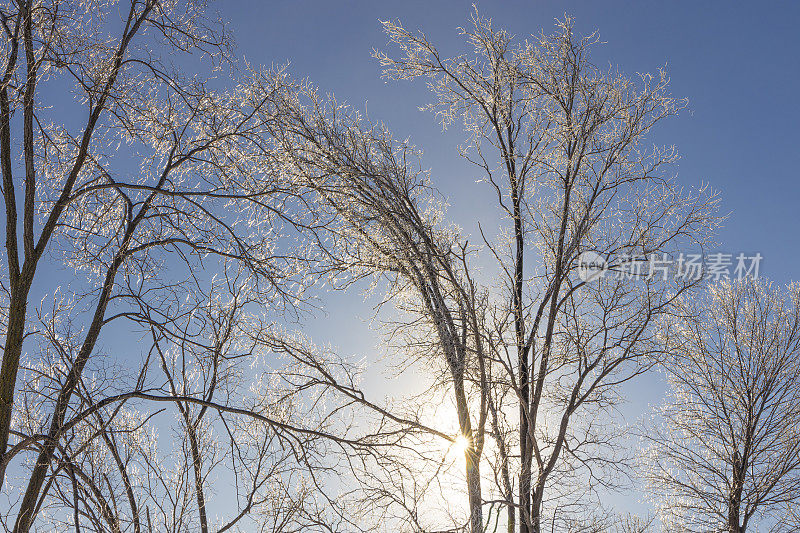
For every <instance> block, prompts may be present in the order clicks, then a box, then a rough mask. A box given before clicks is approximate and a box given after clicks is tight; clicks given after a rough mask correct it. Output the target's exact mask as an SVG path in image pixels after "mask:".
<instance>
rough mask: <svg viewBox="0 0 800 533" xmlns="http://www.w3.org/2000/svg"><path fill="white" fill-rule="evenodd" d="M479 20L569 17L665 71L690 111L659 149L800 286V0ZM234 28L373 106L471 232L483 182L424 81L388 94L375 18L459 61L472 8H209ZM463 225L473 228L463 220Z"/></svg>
mask: <svg viewBox="0 0 800 533" xmlns="http://www.w3.org/2000/svg"><path fill="white" fill-rule="evenodd" d="M477 5H478V8H479V9H480V11H481V12H482V13H484V14H485V15H488V16H490V17H492V18H493V20H494V23H495V26H502V27H505V28H506V29H508V30H509V31H511V32H512V33H514V34H516V35H517V36H518V37H520V38H524V37H525V36H527V35H529V34H531V33H536V32H538V31H539V30H540V29H542V28H544V29H545V30H549V29H551V28H552V23H553V20H554V18H556V17H560V16H562V15H563V14H564V13H565V12H566V13H569V14H570V15H572V16H574V17H575V18H576V22H577V27H578V30H579V31H580V32H584V33H586V32H590V31H593V30H595V29H597V30H599V34H600V37H601V40H603V41H605V42H606V44H604V45H602V46H600V47H598V48H596V49H595V56H594V59H595V62H596V63H598V64H606V63H608V62H612V63H614V64H615V65H617V66H619V67H620V68H621V69H622V70H623V71H624V72H626V73H628V74H635V73H636V72H642V71H654V70H655V69H656V68H658V67H660V66H664V65H666V66H667V68H668V71H669V73H670V75H671V78H672V84H671V85H672V91H673V94H674V95H675V96H679V97H687V98H688V99H689V107H690V111H689V112H687V113H684V114H683V115H682V116H680V117H679V118H676V119H673V120H671V121H669V122H667V123H663V124H662V125H660V126H659V128H658V129H657V131H656V134H655V135H653V136H652V139H653V141H654V142H657V143H668V144H672V143H674V144H676V145H677V147H678V149H679V150H680V152H681V155H682V159H681V161H680V164H679V166H678V169H677V170H678V173H679V179H680V181H681V182H683V183H685V184H687V185H696V184H698V183H699V182H700V181H707V182H710V183H711V184H712V186H713V187H714V188H715V189H718V190H720V191H721V192H722V195H723V211H725V212H730V213H731V217H730V218H729V219H728V221H727V222H726V224H725V228H724V229H723V231H722V232H721V234H720V241H721V248H722V249H724V250H725V251H730V252H739V251H744V252H761V253H762V255H763V256H764V261H763V263H762V266H763V269H764V270H763V272H764V273H765V274H766V275H768V276H769V277H771V278H773V279H775V280H776V281H781V282H784V281H788V280H790V279H800V269H798V264H800V251H798V249H797V244H798V239H797V238H796V235H797V231H798V229H799V228H798V226H800V209H798V205H797V204H798V201H800V181H798V175H797V174H798V170H797V169H798V166H799V165H798V164H799V163H800V149H799V148H798V140H800V135H798V131H797V127H798V123H799V122H800V98H799V97H798V86H799V85H800V59H798V56H799V55H800V31H798V27H800V3H797V2H780V3H778V2H776V3H770V4H769V5H767V4H762V3H756V2H751V3H748V4H747V5H745V4H744V3H742V4H741V5H733V3H727V2H726V3H722V2H716V3H715V2H690V1H685V2H652V1H647V2H580V3H574V4H569V5H566V4H564V3H557V2H519V1H514V2H478V3H477ZM213 8H216V9H217V10H219V12H220V14H221V15H222V16H223V18H224V19H226V20H228V21H229V23H230V28H231V29H232V30H233V32H234V35H235V38H236V41H237V44H238V48H239V49H238V53H239V55H243V56H245V57H246V58H247V59H248V60H249V61H250V62H252V63H254V64H267V65H268V64H271V63H273V62H274V63H282V62H285V61H291V64H292V67H291V71H292V72H293V74H294V75H298V76H309V77H310V78H311V79H312V80H313V81H314V82H315V83H316V84H317V85H319V86H320V87H321V89H322V90H323V91H332V92H334V93H335V94H336V95H337V97H338V98H339V99H343V100H347V101H348V102H349V103H351V104H353V105H355V106H357V107H361V108H363V106H364V104H365V103H367V109H368V111H369V114H370V117H371V118H372V119H373V120H382V121H385V122H387V123H388V124H389V126H390V128H391V129H392V130H393V132H394V133H395V135H396V136H398V137H405V136H411V138H412V140H413V141H414V142H415V143H416V144H417V146H419V147H421V148H423V149H424V151H425V159H424V163H425V165H426V166H427V167H430V168H431V170H432V172H433V177H434V180H435V183H436V184H437V185H438V187H439V188H440V189H441V190H442V191H443V192H444V193H445V194H446V196H447V197H448V200H449V201H450V202H451V205H452V214H453V216H454V217H455V218H456V219H457V221H458V223H459V224H461V225H462V226H464V227H465V229H470V220H469V219H468V217H469V216H470V215H471V214H472V213H474V210H473V207H472V205H471V204H473V203H475V202H477V201H478V199H479V198H480V197H481V193H482V192H485V191H484V190H482V188H481V185H478V184H475V183H474V181H475V180H474V177H475V175H476V174H475V171H474V170H473V169H471V168H470V167H468V166H466V165H464V164H463V162H461V161H460V160H459V158H458V156H457V154H456V152H455V144H456V143H457V142H458V141H460V140H461V138H462V136H461V134H460V132H459V131H453V132H448V134H446V135H442V132H441V128H440V127H439V126H438V125H437V124H436V123H435V121H434V119H433V117H432V116H431V115H430V114H427V113H424V112H420V111H418V110H417V106H420V105H422V104H424V103H426V102H428V101H429V98H430V96H429V93H428V91H427V89H426V88H425V86H424V84H423V83H399V84H398V83H388V84H387V83H385V82H384V81H383V80H381V79H380V76H379V74H380V71H379V67H378V65H377V62H376V61H375V60H374V59H372V58H371V57H370V51H371V49H372V48H373V47H379V48H381V47H384V45H385V38H384V36H383V33H382V31H381V29H380V26H379V23H378V20H379V19H382V20H385V19H393V20H396V19H399V20H401V21H402V22H403V24H404V25H405V26H406V27H407V28H409V29H415V28H417V29H421V30H423V31H424V32H425V33H426V34H427V35H428V37H429V38H430V39H431V40H432V41H433V42H434V43H436V44H437V45H438V46H439V47H440V49H442V50H443V52H445V53H449V52H452V53H457V52H460V51H462V50H463V47H461V46H460V45H461V43H460V41H459V38H458V35H457V31H456V27H457V26H459V25H463V24H465V23H466V22H467V18H468V16H469V12H470V9H471V3H470V2H444V1H437V2H431V1H428V2H425V1H411V2H366V1H364V2H323V1H316V2H311V1H293V2H261V1H244V0H223V1H221V2H219V3H217V4H215V5H214V4H212V9H213ZM465 216H466V217H467V218H464V217H465Z"/></svg>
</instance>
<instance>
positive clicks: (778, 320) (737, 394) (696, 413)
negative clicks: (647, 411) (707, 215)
mask: <svg viewBox="0 0 800 533" xmlns="http://www.w3.org/2000/svg"><path fill="white" fill-rule="evenodd" d="M686 311H687V312H686V313H685V316H689V317H695V318H693V319H685V320H680V321H676V322H672V323H670V324H669V325H668V329H667V333H666V335H667V338H668V341H669V344H670V347H671V349H670V354H671V355H670V357H669V358H668V359H667V360H666V361H665V370H666V373H667V376H668V379H669V384H670V389H669V396H668V398H667V401H666V403H665V404H664V405H663V406H662V407H661V408H660V409H659V410H658V414H659V415H660V416H661V417H663V423H661V424H658V425H656V426H655V427H653V428H652V429H651V431H649V432H648V433H647V434H646V435H645V437H646V439H647V440H649V441H650V442H651V445H652V446H651V448H650V450H649V453H648V456H647V457H648V458H649V465H650V467H649V469H648V470H647V474H648V478H649V480H650V491H651V493H652V494H653V496H654V498H655V501H656V503H657V504H658V506H659V509H660V512H661V514H662V520H664V521H665V523H667V524H677V525H680V526H682V527H685V528H687V529H688V530H692V531H697V530H703V531H724V532H729V533H744V532H745V531H755V530H758V531H761V530H762V528H764V529H763V530H764V531H767V530H768V531H794V530H795V529H796V523H792V522H791V514H792V513H791V510H792V509H793V508H796V507H797V505H798V503H800V432H799V431H798V428H800V286H798V285H797V284H791V285H789V286H787V287H779V286H777V285H774V284H772V283H770V282H767V281H764V280H757V281H753V280H751V279H747V280H744V281H740V282H724V283H719V284H715V285H713V286H711V287H710V288H709V289H708V292H707V293H706V294H705V295H704V296H703V297H702V298H697V299H696V300H692V301H689V302H686Z"/></svg>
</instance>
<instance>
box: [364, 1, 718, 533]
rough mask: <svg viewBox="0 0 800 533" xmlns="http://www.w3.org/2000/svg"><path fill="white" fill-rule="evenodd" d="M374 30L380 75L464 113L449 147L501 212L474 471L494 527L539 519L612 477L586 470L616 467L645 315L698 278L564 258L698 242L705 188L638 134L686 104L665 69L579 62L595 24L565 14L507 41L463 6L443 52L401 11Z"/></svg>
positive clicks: (647, 351) (642, 358) (646, 342)
mask: <svg viewBox="0 0 800 533" xmlns="http://www.w3.org/2000/svg"><path fill="white" fill-rule="evenodd" d="M384 28H385V30H386V33H387V34H388V36H389V40H390V45H392V46H394V47H395V48H396V49H397V51H398V54H397V55H392V54H391V52H390V53H384V52H376V53H375V55H376V57H377V58H378V59H379V60H380V62H381V65H382V66H383V68H384V74H385V76H386V77H387V78H390V79H395V80H410V79H415V78H423V79H426V80H427V81H428V84H429V87H430V89H431V91H432V92H433V94H434V96H435V100H434V101H433V102H432V103H431V104H430V105H429V106H428V107H429V109H430V110H432V111H433V112H434V113H435V114H436V116H437V118H439V119H440V120H441V122H442V124H443V126H445V127H451V126H452V125H453V124H455V123H457V122H460V123H461V124H462V125H463V128H464V131H465V132H466V134H467V142H466V143H465V144H464V145H463V146H462V147H461V150H460V152H461V155H462V156H463V157H465V158H466V159H467V160H469V161H470V162H471V163H473V164H474V165H475V166H476V168H477V169H478V170H479V172H481V174H482V175H481V179H482V180H483V181H485V182H487V183H488V186H489V187H490V190H491V191H492V192H493V198H494V199H495V201H496V204H497V207H498V209H499V213H500V216H501V217H502V218H503V220H504V222H503V224H504V225H506V227H505V228H504V230H503V231H501V232H500V233H499V234H497V235H494V234H492V233H490V232H487V231H485V230H486V228H481V234H482V235H481V236H482V237H483V240H484V244H485V249H486V251H487V252H488V253H489V254H491V257H493V258H494V259H495V260H496V265H497V269H496V271H497V272H498V273H499V283H498V284H496V285H499V286H500V288H499V290H492V291H491V294H490V296H489V309H490V310H491V311H490V315H489V316H490V317H491V318H490V320H489V321H488V323H489V326H490V327H489V328H488V329H487V330H486V331H485V332H484V336H485V338H486V339H487V340H490V343H489V349H488V350H486V353H487V354H488V355H486V356H485V357H486V360H487V361H490V362H491V365H492V366H493V367H494V370H492V371H491V372H489V373H487V375H488V374H491V375H492V376H493V378H492V379H491V380H486V385H487V386H488V387H489V389H490V392H489V394H488V395H482V398H485V403H486V405H487V407H488V408H489V412H490V417H489V419H490V422H489V423H488V424H487V427H488V428H490V429H489V432H488V433H489V434H488V435H487V438H489V437H491V439H492V440H493V441H494V443H495V444H494V446H493V448H492V453H493V455H494V456H493V457H492V458H491V464H492V465H493V470H494V472H493V474H494V475H493V476H491V477H490V478H491V479H490V480H489V481H487V482H488V483H492V484H494V485H495V493H497V494H499V499H500V501H502V505H503V506H504V507H505V509H506V511H507V524H508V531H515V530H516V528H517V525H518V527H519V531H522V532H524V533H528V532H535V533H540V532H541V531H542V528H543V527H544V525H545V524H548V523H550V524H551V523H552V522H553V521H554V520H555V519H554V518H553V516H554V514H553V513H554V509H555V507H556V506H558V507H559V508H563V506H564V505H565V500H564V498H566V501H569V500H570V498H572V501H577V500H576V499H575V497H576V496H580V494H582V493H583V492H584V491H586V490H588V491H592V490H594V489H596V488H597V487H598V486H602V485H605V484H607V483H613V479H614V476H613V472H612V473H608V472H607V473H603V474H600V471H601V470H602V467H609V468H611V469H612V470H613V469H615V468H616V467H617V466H619V464H620V463H619V462H618V461H617V460H616V459H613V458H612V457H609V456H608V455H607V454H606V453H604V452H608V451H613V449H612V450H609V447H611V445H612V443H613V442H614V441H613V438H611V436H610V435H607V434H604V432H606V431H607V430H608V429H609V427H610V424H609V423H607V421H608V420H609V419H608V418H606V417H607V416H609V415H610V408H611V407H612V406H613V405H614V403H615V402H616V401H617V398H618V391H619V387H620V385H621V384H622V383H623V382H625V381H627V380H628V379H631V378H633V377H635V376H636V375H638V374H640V373H641V372H643V371H645V370H646V369H647V368H649V367H650V365H652V364H653V362H655V361H656V360H657V359H658V355H659V354H660V352H661V349H660V344H659V342H658V339H656V338H655V334H654V329H653V326H654V325H655V324H656V322H657V319H658V317H659V316H662V315H664V314H668V313H670V312H671V310H672V308H673V304H674V302H675V299H676V297H677V296H679V295H680V294H682V293H684V292H686V291H689V290H691V289H692V288H693V286H694V285H696V284H697V280H693V279H689V278H683V279H678V280H676V279H674V278H670V279H669V280H666V279H664V278H663V277H660V276H655V277H650V278H649V279H637V278H639V277H638V276H636V275H632V276H622V277H618V278H614V277H606V278H603V279H601V280H598V281H595V282H592V283H585V282H584V281H583V280H581V279H579V278H578V276H577V275H576V267H577V258H578V257H579V256H580V254H581V253H583V252H585V251H594V252H595V253H597V254H598V255H599V256H600V257H602V258H604V259H605V260H606V261H608V263H610V264H621V265H627V266H629V265H630V264H631V263H630V262H627V263H626V259H624V258H638V259H644V258H647V259H648V260H650V259H652V258H653V257H659V258H663V257H664V256H665V254H670V253H674V252H676V251H677V250H678V249H679V248H680V247H682V246H687V245H697V246H702V245H703V244H704V243H705V242H706V241H707V238H708V236H709V233H710V232H711V231H712V230H713V227H714V226H715V224H716V219H715V217H714V207H715V204H716V200H715V197H714V195H713V194H710V193H709V192H708V191H706V190H704V189H702V190H700V191H699V192H697V193H693V194H687V193H686V192H684V191H682V190H681V188H680V187H679V186H677V185H676V183H675V182H674V181H673V180H672V179H670V178H669V177H667V176H666V175H665V174H666V172H667V169H668V168H669V165H670V163H672V162H673V161H674V160H675V157H676V154H675V151H674V149H673V148H663V149H662V148H650V147H648V146H647V136H648V134H649V133H650V131H651V129H652V128H653V127H654V126H655V125H656V124H657V123H659V122H660V121H662V120H663V119H665V118H667V117H670V116H672V115H674V114H676V113H677V112H679V111H680V110H681V109H682V107H683V105H684V103H683V101H681V100H677V99H675V98H673V97H672V96H670V95H669V92H668V88H667V86H668V82H669V79H668V77H667V75H666V73H665V72H663V71H659V72H658V73H656V74H655V75H654V76H651V75H643V76H640V77H636V78H631V77H628V76H625V75H623V74H621V73H619V72H618V71H617V70H616V69H613V68H612V69H608V70H604V69H601V68H600V67H598V66H596V65H595V64H593V63H592V62H591V59H590V52H591V49H592V47H593V46H594V45H595V44H596V43H597V37H596V35H589V36H587V37H578V36H576V35H575V33H574V29H573V22H572V20H570V19H565V20H564V21H561V22H558V24H557V27H556V30H555V32H553V33H552V34H544V33H542V34H541V35H536V36H533V38H532V39H531V40H529V41H517V40H514V39H513V38H512V36H511V35H509V34H508V33H507V32H505V31H503V30H497V29H494V28H493V27H492V25H491V21H490V20H489V19H487V18H485V17H482V16H480V15H478V14H477V13H476V14H475V15H474V16H473V18H472V21H471V25H470V26H469V27H468V28H466V29H463V30H462V32H461V33H462V35H463V37H464V40H465V41H466V44H467V47H468V51H467V52H465V53H464V54H462V55H457V56H454V57H443V56H442V54H441V53H440V52H439V50H438V49H437V48H436V46H435V45H434V44H432V43H431V42H430V41H429V40H428V38H427V37H426V36H425V35H423V34H421V33H414V32H411V31H408V30H407V29H405V28H403V27H402V26H401V25H400V24H399V23H395V22H385V23H384ZM634 263H635V262H634ZM645 268H646V267H645ZM644 277H645V276H641V278H644ZM481 386H482V385H481ZM487 450H488V448H487ZM487 459H488V458H487ZM584 467H588V468H585V469H584ZM581 473H583V474H588V475H589V477H590V478H591V481H590V483H588V484H587V483H584V482H581V481H580V477H581ZM595 474H597V475H595ZM570 491H572V492H575V493H577V494H572V495H570V494H568V493H569V492H570ZM560 492H561V494H560ZM562 496H563V497H562ZM492 501H494V502H497V501H498V500H497V498H492ZM548 505H549V506H550V508H549V509H548V507H547V506H548ZM581 505H583V503H581ZM545 513H547V514H548V516H545ZM561 516H563V513H561Z"/></svg>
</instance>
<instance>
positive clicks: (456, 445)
mask: <svg viewBox="0 0 800 533" xmlns="http://www.w3.org/2000/svg"><path fill="white" fill-rule="evenodd" d="M467 448H469V439H468V438H467V437H465V436H464V435H458V436H457V437H456V438H455V440H453V444H452V445H451V447H450V450H451V452H452V453H453V454H456V455H458V456H459V457H461V456H463V455H464V453H465V452H466V451H467Z"/></svg>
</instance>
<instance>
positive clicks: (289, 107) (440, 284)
mask: <svg viewBox="0 0 800 533" xmlns="http://www.w3.org/2000/svg"><path fill="white" fill-rule="evenodd" d="M284 94H286V97H287V101H286V102H285V103H284V104H281V105H278V106H277V107H280V108H281V109H282V110H283V111H284V112H283V114H282V115H281V117H280V120H279V121H276V124H279V126H280V130H279V131H275V132H274V133H273V135H274V137H275V138H276V139H278V141H279V142H280V145H281V147H282V150H283V153H284V154H285V161H284V164H285V170H284V172H285V173H287V174H290V175H293V176H294V178H293V180H294V181H297V182H298V183H300V184H303V186H305V187H307V188H308V189H309V190H311V191H314V192H315V193H316V194H317V195H318V196H319V198H320V200H319V203H320V205H321V207H320V208H321V209H325V208H327V209H328V210H329V211H330V216H328V217H325V218H330V219H333V221H332V223H331V224H329V225H327V226H326V228H325V231H326V232H328V233H329V235H330V242H331V244H329V245H327V246H324V249H325V250H326V252H327V253H328V254H329V260H330V261H332V265H333V268H334V269H335V270H336V271H339V272H341V273H342V275H343V276H342V277H343V279H344V280H347V281H346V282H340V283H339V285H338V286H339V288H341V289H345V288H347V287H349V286H352V285H353V284H354V283H355V282H356V281H358V280H359V279H362V278H365V277H367V278H373V280H374V281H375V282H382V281H383V282H386V283H387V284H388V287H387V288H386V291H385V293H384V294H383V301H384V302H389V301H392V302H393V303H394V304H396V308H397V309H399V310H401V311H402V312H403V313H404V314H405V316H406V318H407V322H395V323H394V325H393V328H392V332H391V335H390V336H391V337H393V338H394V339H395V340H398V342H399V345H400V347H401V352H400V356H401V357H405V358H407V359H408V360H414V359H416V358H421V357H426V358H428V359H429V360H433V361H435V362H436V363H441V365H437V364H434V366H435V367H436V366H438V368H445V369H446V377H445V378H444V379H445V380H446V381H447V382H448V383H449V384H451V385H452V394H453V399H454V401H455V404H456V411H457V417H458V425H459V434H460V437H461V438H464V439H465V440H466V442H467V446H466V449H465V459H466V461H465V475H466V487H467V494H468V501H469V509H470V518H469V522H470V524H471V525H470V530H471V531H482V530H483V518H482V503H483V502H482V497H481V482H480V479H481V478H480V456H481V454H482V449H483V438H484V434H485V426H486V421H487V415H488V407H487V405H486V395H487V392H488V387H487V386H485V381H486V368H485V366H484V365H485V353H484V342H485V341H484V339H483V329H484V328H483V319H484V317H483V313H484V310H485V303H486V302H485V297H484V294H483V293H482V292H481V291H480V289H479V288H478V287H477V286H476V284H475V282H474V280H473V279H472V278H471V277H470V275H469V269H468V256H469V254H470V251H469V247H468V245H467V244H466V243H465V242H462V240H461V239H460V238H459V237H458V235H457V233H455V232H454V231H453V230H452V229H451V228H447V227H446V226H444V225H443V224H442V223H441V222H442V221H441V220H440V215H441V213H440V212H439V209H438V207H437V206H436V205H435V203H432V202H435V197H434V195H433V194H432V191H431V190H430V188H429V185H428V179H427V176H426V175H425V174H424V173H423V172H421V171H420V170H419V169H417V168H415V167H414V161H415V160H416V154H415V152H414V150H413V148H412V147H410V146H409V145H408V144H406V143H401V142H396V141H394V140H393V138H392V137H391V135H390V134H389V133H388V132H387V131H385V129H383V128H381V127H379V126H376V125H372V124H369V123H366V122H364V121H363V120H362V119H361V117H360V116H359V114H358V113H356V112H355V111H354V110H353V109H352V108H349V107H347V106H343V105H340V104H339V103H337V102H336V101H335V100H333V99H324V98H320V97H319V96H318V95H317V93H316V90H315V89H314V88H313V87H304V88H302V90H299V91H295V92H287V93H284ZM401 336H403V337H404V338H403V339H402V341H400V340H399V337H401ZM472 381H475V382H477V383H478V386H477V387H476V388H474V389H473V390H472V391H470V387H471V382H472ZM481 383H484V386H481V385H480V384H481ZM476 391H477V394H478V395H479V399H478V405H477V406H475V407H472V406H471V405H470V399H469V397H470V395H471V392H476ZM409 420H411V418H406V422H408V421H409ZM429 425H430V424H429ZM412 426H413V427H416V429H422V430H423V431H425V432H427V433H429V434H433V435H435V436H436V437H437V438H442V437H443V438H445V439H446V440H452V439H456V438H458V437H457V436H454V435H443V434H442V433H441V432H439V431H436V430H433V431H431V430H430V429H431V428H427V429H425V428H422V427H420V424H418V423H416V422H414V423H413V424H412Z"/></svg>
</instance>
